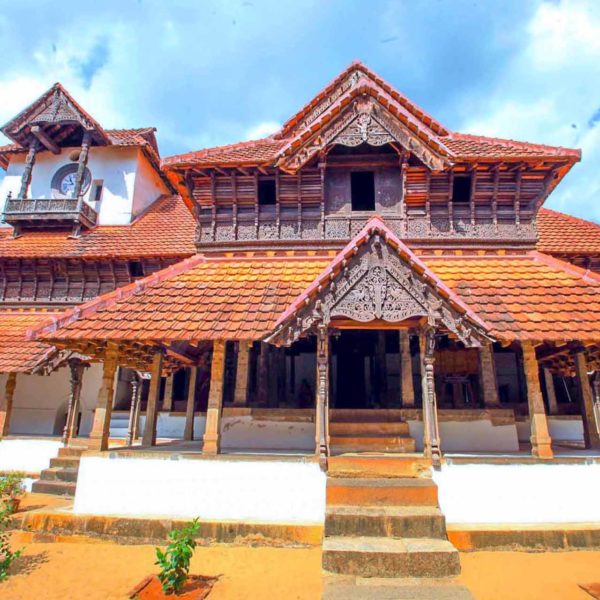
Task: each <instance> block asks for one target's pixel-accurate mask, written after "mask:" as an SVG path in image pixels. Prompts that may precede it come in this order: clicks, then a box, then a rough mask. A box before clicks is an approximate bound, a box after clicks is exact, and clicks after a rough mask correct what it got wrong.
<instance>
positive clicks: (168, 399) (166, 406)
mask: <svg viewBox="0 0 600 600" xmlns="http://www.w3.org/2000/svg"><path fill="white" fill-rule="evenodd" d="M173 377H174V375H173V374H171V375H169V376H168V377H167V378H166V380H165V394H164V396H163V403H162V409H163V410H164V411H168V412H170V411H171V410H173Z"/></svg>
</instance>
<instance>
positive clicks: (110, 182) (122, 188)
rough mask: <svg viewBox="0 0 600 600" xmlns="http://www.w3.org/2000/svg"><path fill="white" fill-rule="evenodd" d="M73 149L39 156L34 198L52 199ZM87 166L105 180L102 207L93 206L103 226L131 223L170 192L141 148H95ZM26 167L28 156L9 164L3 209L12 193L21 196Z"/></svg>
mask: <svg viewBox="0 0 600 600" xmlns="http://www.w3.org/2000/svg"><path fill="white" fill-rule="evenodd" d="M73 150H77V148H63V150H62V152H61V153H60V154H59V155H54V154H52V153H51V152H48V151H45V152H40V153H39V154H38V155H37V157H36V161H35V165H34V167H33V173H32V178H31V185H30V187H29V194H28V196H29V197H30V198H50V197H52V189H51V183H52V177H53V176H54V174H55V173H56V171H57V170H58V169H59V168H60V167H62V166H64V165H67V164H71V163H72V161H71V160H69V154H70V153H71V152H72V151H73ZM87 166H88V169H89V170H90V173H91V175H92V180H102V181H103V190H102V197H101V202H100V206H94V203H90V204H92V206H94V208H95V209H96V210H97V211H99V224H101V225H126V224H128V223H130V222H131V220H132V217H133V216H135V215H136V214H138V213H139V212H141V211H142V210H143V209H144V208H145V207H147V206H148V205H150V204H152V203H153V202H154V201H155V200H156V199H157V198H158V197H159V196H160V195H161V194H164V193H166V191H167V188H166V187H165V185H164V183H163V182H162V180H161V179H160V178H159V177H158V175H157V174H156V173H155V171H154V169H153V168H152V167H151V166H150V163H149V162H148V161H147V159H146V158H145V156H144V155H143V153H142V152H141V151H140V150H139V149H138V148H128V147H118V146H104V147H92V148H90V152H89V156H88V165H87ZM24 167H25V156H24V155H20V156H17V157H15V158H13V159H12V160H11V162H10V164H9V165H8V168H7V170H6V175H5V177H4V179H3V180H2V182H1V183H0V205H1V206H2V208H4V202H5V200H6V196H7V195H8V193H9V192H11V193H12V195H13V197H16V196H17V195H18V193H19V189H20V187H21V175H22V173H23V169H24ZM92 187H93V186H90V189H89V190H88V192H87V193H86V195H85V197H84V198H85V200H86V201H89V195H90V192H91V190H92Z"/></svg>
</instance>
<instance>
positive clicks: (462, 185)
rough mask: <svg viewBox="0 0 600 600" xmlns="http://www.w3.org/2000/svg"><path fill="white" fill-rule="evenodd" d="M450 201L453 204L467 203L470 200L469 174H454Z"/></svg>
mask: <svg viewBox="0 0 600 600" xmlns="http://www.w3.org/2000/svg"><path fill="white" fill-rule="evenodd" d="M452 201H453V202H454V203H455V204H469V202H470V201H471V175H456V174H455V175H454V181H453V183H452Z"/></svg>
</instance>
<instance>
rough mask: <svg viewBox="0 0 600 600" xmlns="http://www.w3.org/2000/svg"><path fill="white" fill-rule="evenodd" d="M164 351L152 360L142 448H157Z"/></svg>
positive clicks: (160, 350) (159, 349)
mask: <svg viewBox="0 0 600 600" xmlns="http://www.w3.org/2000/svg"><path fill="white" fill-rule="evenodd" d="M162 365H163V350H162V348H157V349H156V351H155V352H154V356H153V358H152V371H151V373H150V377H151V379H150V390H149V391H148V403H147V405H146V422H145V423H144V435H143V436H142V446H156V421H157V418H158V402H159V400H160V378H161V375H162Z"/></svg>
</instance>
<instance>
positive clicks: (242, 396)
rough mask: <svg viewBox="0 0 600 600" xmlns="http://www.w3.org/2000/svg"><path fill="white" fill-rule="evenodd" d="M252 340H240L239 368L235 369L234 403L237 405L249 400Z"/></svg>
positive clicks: (243, 404) (242, 404)
mask: <svg viewBox="0 0 600 600" xmlns="http://www.w3.org/2000/svg"><path fill="white" fill-rule="evenodd" d="M251 346H252V342H248V341H246V340H240V341H239V342H238V352H237V368H236V370H235V390H234V393H233V403H234V404H235V405H236V406H245V405H246V403H247V401H248V364H249V362H250V361H249V358H250V347H251Z"/></svg>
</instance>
